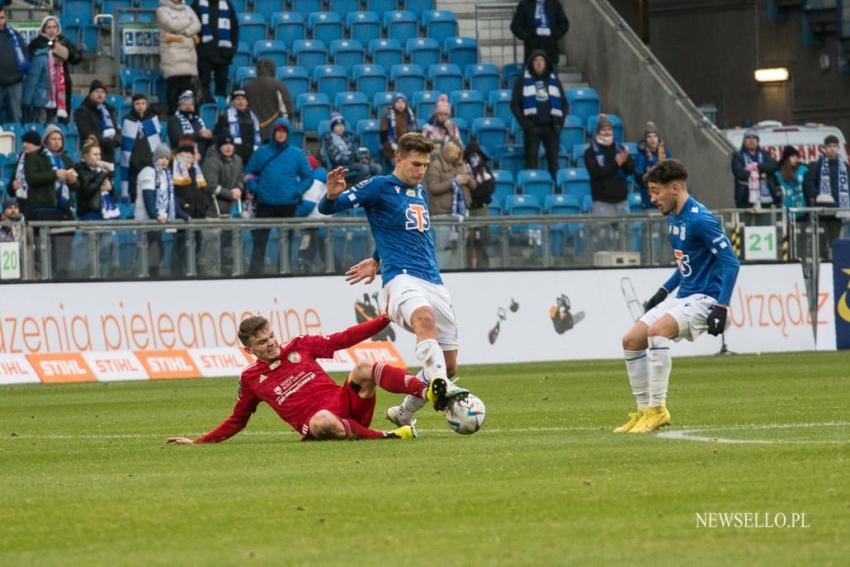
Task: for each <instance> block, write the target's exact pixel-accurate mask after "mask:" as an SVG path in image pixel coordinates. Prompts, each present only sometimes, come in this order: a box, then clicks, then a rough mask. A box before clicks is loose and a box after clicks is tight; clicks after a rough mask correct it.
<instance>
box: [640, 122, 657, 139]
mask: <svg viewBox="0 0 850 567" xmlns="http://www.w3.org/2000/svg"><path fill="white" fill-rule="evenodd" d="M650 134H655V135H656V136H658V137H659V138H661V132H659V131H658V126H656V125H655V122H647V123H646V127H645V128H644V131H643V139H644V140H646V137H647V136H649V135H650Z"/></svg>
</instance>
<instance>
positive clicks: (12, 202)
mask: <svg viewBox="0 0 850 567" xmlns="http://www.w3.org/2000/svg"><path fill="white" fill-rule="evenodd" d="M0 198H2V199H3V215H2V216H0V223H2V224H0V242H20V240H21V239H22V238H23V235H24V230H27V226H26V223H25V219H24V215H23V214H22V213H21V208H20V206H19V205H18V200H17V199H15V198H14V197H11V196H9V195H2V196H0ZM31 233H32V229H29V231H28V235H27V236H28V238H27V240H28V241H29V243H30V245H32V237H31V236H30V234H31Z"/></svg>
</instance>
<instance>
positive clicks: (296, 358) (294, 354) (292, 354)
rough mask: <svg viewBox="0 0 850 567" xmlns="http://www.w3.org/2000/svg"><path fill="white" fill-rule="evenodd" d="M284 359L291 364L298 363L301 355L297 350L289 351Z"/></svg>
mask: <svg viewBox="0 0 850 567" xmlns="http://www.w3.org/2000/svg"><path fill="white" fill-rule="evenodd" d="M286 360H288V361H289V362H291V363H292V364H298V363H299V362H301V355H300V354H298V353H297V352H290V353H289V354H287V355H286Z"/></svg>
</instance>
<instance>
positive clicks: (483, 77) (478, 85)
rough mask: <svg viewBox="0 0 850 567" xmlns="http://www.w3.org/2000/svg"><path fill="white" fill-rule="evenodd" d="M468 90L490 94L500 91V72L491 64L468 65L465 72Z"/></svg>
mask: <svg viewBox="0 0 850 567" xmlns="http://www.w3.org/2000/svg"><path fill="white" fill-rule="evenodd" d="M463 74H464V78H466V85H467V88H469V89H471V90H476V91H480V92H482V93H489V92H492V91H496V90H498V89H499V84H500V80H499V70H498V69H497V68H496V66H495V65H492V64H490V63H476V64H475V65H467V67H466V69H465V70H464V72H463Z"/></svg>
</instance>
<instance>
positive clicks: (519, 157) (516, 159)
mask: <svg viewBox="0 0 850 567" xmlns="http://www.w3.org/2000/svg"><path fill="white" fill-rule="evenodd" d="M493 157H494V158H495V159H496V161H497V162H498V164H499V169H504V170H507V171H510V172H511V173H513V174H514V175H516V174H517V173H519V171H520V170H522V169H523V168H524V167H525V152H524V151H523V148H522V146H517V145H515V144H510V145H506V146H499V147H497V148H496V153H495V154H494V156H493Z"/></svg>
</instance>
